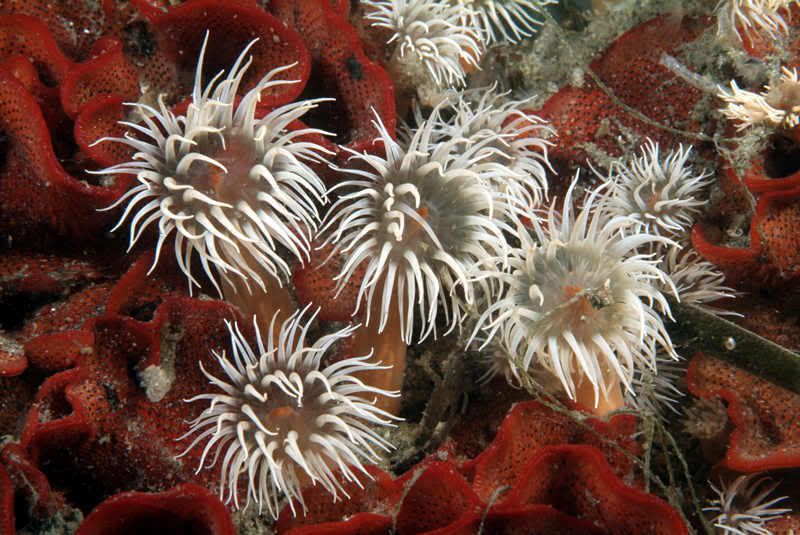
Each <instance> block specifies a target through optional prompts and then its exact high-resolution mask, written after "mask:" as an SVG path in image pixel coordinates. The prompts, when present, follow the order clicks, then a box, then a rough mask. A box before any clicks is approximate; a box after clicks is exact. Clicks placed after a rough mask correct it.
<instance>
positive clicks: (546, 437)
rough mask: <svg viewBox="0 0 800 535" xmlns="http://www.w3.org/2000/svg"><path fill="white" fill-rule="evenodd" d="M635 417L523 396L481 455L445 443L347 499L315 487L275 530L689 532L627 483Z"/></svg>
mask: <svg viewBox="0 0 800 535" xmlns="http://www.w3.org/2000/svg"><path fill="white" fill-rule="evenodd" d="M573 409H575V410H578V409H577V407H573ZM635 424H636V421H635V418H633V417H631V416H616V417H614V418H612V420H611V421H609V422H601V421H598V420H595V419H592V418H587V419H586V420H585V421H584V422H583V423H578V422H576V421H575V420H572V419H571V418H570V417H569V416H567V415H565V414H562V413H560V412H557V411H554V410H552V409H548V408H547V407H545V406H544V405H542V404H540V403H538V402H535V401H529V402H525V403H520V404H517V405H516V406H515V407H514V408H513V409H512V410H511V411H510V412H509V414H508V416H507V417H506V419H505V420H504V421H503V424H502V425H501V427H500V430H499V431H498V433H497V436H496V437H495V439H494V441H493V442H492V444H490V445H489V447H488V448H487V449H486V451H485V452H484V453H483V454H481V455H479V456H478V457H477V458H476V459H474V460H471V461H466V462H461V463H456V462H453V461H450V460H445V461H442V460H440V459H441V458H442V457H444V456H446V455H448V453H447V452H448V451H450V450H452V449H453V447H451V446H448V447H445V448H443V449H442V450H441V451H440V452H439V453H438V454H434V455H432V456H430V457H428V458H427V459H424V460H423V461H421V462H420V463H419V464H418V465H417V466H416V467H414V468H412V469H410V470H409V471H408V472H406V473H405V474H404V475H402V476H401V477H399V478H397V479H394V480H392V479H391V478H390V477H389V476H388V475H387V474H384V473H383V472H380V471H378V470H377V469H372V470H371V473H372V474H373V475H374V476H375V478H376V482H375V483H372V484H369V485H367V490H366V491H365V492H364V493H363V497H362V495H361V492H359V491H355V494H354V495H352V494H351V496H352V500H353V502H352V503H350V504H348V505H345V506H343V505H339V504H330V502H329V500H326V499H324V498H326V497H324V496H322V495H321V494H320V493H319V492H317V491H316V490H315V489H314V488H309V489H307V490H308V494H306V495H305V496H306V503H307V504H308V506H309V507H310V509H311V510H312V511H313V513H312V514H311V515H309V516H306V517H297V518H293V517H292V515H291V512H290V511H289V510H288V508H285V509H284V510H283V511H282V512H281V516H280V520H279V522H278V525H277V528H278V533H282V534H287V535H301V534H302V535H319V534H328V533H368V534H373V533H376V534H377V533H383V532H384V531H385V529H386V526H387V525H392V526H394V528H395V529H396V530H397V533H398V534H412V533H414V534H419V533H430V534H434V533H435V534H437V535H442V534H464V535H466V534H471V533H475V532H476V529H477V527H478V526H480V525H481V523H483V525H484V530H485V529H487V528H486V526H496V530H495V531H485V532H486V533H517V531H516V530H519V529H524V530H525V533H541V534H546V533H556V532H557V533H631V534H633V533H663V534H665V535H667V534H670V535H671V534H683V533H688V532H687V530H686V526H685V525H684V523H683V520H682V518H681V517H680V515H679V514H678V512H677V511H675V510H674V509H672V508H671V507H670V506H669V505H667V504H666V503H665V502H663V501H662V500H660V499H659V498H657V497H655V496H652V495H649V494H647V493H645V492H643V491H641V490H639V489H638V488H637V487H635V486H629V485H628V484H627V483H626V482H627V481H631V480H632V479H634V478H633V474H632V473H631V469H632V456H633V455H635V454H636V452H637V451H638V445H637V444H636V443H635V441H634V440H633V432H634V431H635ZM620 476H622V477H620ZM348 491H349V489H348ZM320 498H323V499H320ZM354 505H355V508H354ZM554 526H558V531H553V529H554ZM562 528H563V531H561V529H562ZM381 530H384V531H381ZM505 530H508V531H505ZM548 530H549V531H548Z"/></svg>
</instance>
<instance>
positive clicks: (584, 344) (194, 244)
mask: <svg viewBox="0 0 800 535" xmlns="http://www.w3.org/2000/svg"><path fill="white" fill-rule="evenodd" d="M395 3H397V4H399V2H397V1H396V2H395ZM460 4H463V3H459V5H460ZM406 8H407V9H409V10H411V12H413V10H414V9H415V7H414V6H411V5H408V6H406ZM204 49H205V44H204V46H203V50H204ZM247 50H248V49H245V51H244V52H242V54H241V55H240V56H239V58H238V59H237V61H236V62H235V64H234V65H233V67H232V69H231V72H230V73H229V74H228V76H227V77H225V78H222V74H220V75H217V77H215V78H214V79H213V80H212V81H211V82H210V83H209V84H208V85H207V86H205V87H203V86H202V69H201V66H202V57H203V53H202V51H201V55H200V65H199V66H198V69H197V75H196V78H195V87H194V91H193V93H192V102H191V103H190V104H189V107H188V111H187V112H186V115H184V116H176V115H175V114H173V113H172V112H171V111H170V110H168V109H167V107H166V105H165V104H163V102H162V103H160V105H159V109H158V110H156V109H153V108H149V107H147V106H145V105H137V108H138V110H139V111H140V112H142V114H143V117H142V121H143V125H140V124H133V123H125V124H127V125H128V126H129V127H130V128H131V129H132V130H134V131H135V133H136V135H138V136H139V137H136V136H135V135H127V136H126V137H125V138H122V139H120V140H118V141H122V142H123V143H126V144H128V145H130V146H133V147H135V148H136V149H137V151H138V152H137V154H136V155H135V156H134V160H135V161H134V162H130V163H126V164H121V165H119V166H115V167H112V168H111V169H108V170H106V171H105V172H121V173H132V174H135V175H136V176H137V178H138V180H139V185H137V186H135V187H134V188H133V189H132V190H131V191H130V192H128V193H127V194H125V195H124V196H123V197H122V198H120V200H119V201H118V202H117V203H116V204H117V205H119V204H123V203H125V202H127V205H126V207H125V210H124V213H123V215H122V218H121V219H120V225H121V224H123V223H124V222H125V221H126V220H128V219H130V228H131V236H130V242H131V246H133V245H134V244H135V243H136V242H137V241H138V240H139V239H140V238H141V236H142V235H143V233H144V231H145V229H146V228H148V226H150V225H151V224H152V223H155V222H156V221H157V222H158V231H159V236H158V241H157V249H158V250H160V249H161V247H162V245H163V244H164V243H166V241H167V239H168V238H169V237H170V236H174V237H175V239H174V251H175V256H176V258H177V262H178V265H179V267H180V269H181V270H182V271H183V272H184V273H185V274H186V277H187V278H188V280H189V283H190V284H189V285H190V287H191V286H193V285H196V286H200V283H199V281H197V280H196V279H195V278H194V276H193V271H192V266H191V260H192V258H193V257H194V256H197V257H199V260H200V263H201V265H202V267H203V270H204V271H205V273H206V275H207V276H208V277H209V279H211V282H212V284H213V285H214V286H215V287H217V289H218V290H219V291H220V293H222V294H224V293H226V292H224V291H223V289H221V288H220V286H223V285H231V286H233V285H232V283H231V279H232V278H238V279H240V280H242V281H244V283H245V286H246V287H248V288H249V287H250V286H249V282H253V283H255V284H256V285H257V286H262V287H264V286H265V284H264V280H265V279H275V280H280V279H281V278H282V277H283V276H285V275H286V273H287V272H288V265H287V264H286V262H285V261H284V260H283V257H284V256H285V255H287V254H289V255H292V256H294V257H295V258H296V259H297V260H298V261H301V262H302V261H304V260H305V259H307V258H308V255H309V248H310V247H309V244H310V243H311V241H312V239H315V238H319V239H320V241H321V242H323V243H324V244H326V245H330V246H331V247H330V251H331V253H330V254H331V255H332V256H338V257H340V258H339V260H340V262H339V263H340V265H341V266H342V267H341V271H340V273H339V274H338V276H337V281H338V285H339V289H340V290H341V289H342V288H344V286H345V285H347V284H348V283H349V282H352V281H353V280H354V277H358V276H360V273H361V270H362V269H363V273H364V274H363V277H362V278H361V280H357V281H356V282H357V284H358V288H359V289H358V296H357V303H358V307H359V308H357V309H356V310H354V311H353V313H354V315H355V314H356V313H358V312H360V311H362V310H363V313H362V318H363V321H364V325H363V326H361V327H355V326H351V327H346V328H345V329H343V330H341V331H339V332H337V333H335V334H332V335H327V336H323V337H322V338H320V339H319V340H318V341H317V342H316V343H315V344H312V345H310V346H307V345H306V343H305V339H306V333H307V332H308V330H309V329H310V325H311V323H312V321H313V319H314V318H313V316H312V317H311V318H310V319H308V320H307V321H304V320H303V317H304V313H298V314H294V315H291V316H289V317H288V319H286V320H285V321H282V322H281V323H280V324H278V323H277V322H278V320H277V319H276V318H277V317H278V316H271V317H270V318H263V317H261V318H258V317H256V318H254V327H255V329H254V330H255V340H256V341H257V344H256V345H257V349H255V348H254V346H253V345H252V344H250V343H248V341H247V338H248V337H247V336H245V335H244V334H243V333H242V332H241V331H240V330H239V328H238V327H237V326H235V325H234V326H232V327H231V343H232V348H233V354H232V358H228V357H226V356H225V355H224V354H216V357H217V363H218V364H219V367H220V368H221V370H222V371H223V372H224V374H225V376H226V378H225V377H221V376H220V375H219V374H216V375H215V374H212V373H210V372H207V371H206V370H205V369H204V370H203V373H205V374H206V376H207V377H208V378H209V380H210V381H211V383H212V384H214V385H215V386H216V387H217V389H218V390H219V392H217V393H209V394H203V395H201V396H197V397H196V398H194V400H196V401H197V400H207V401H209V402H210V404H209V406H208V408H207V409H206V410H205V411H203V413H202V414H201V415H200V416H199V417H198V418H197V419H196V420H195V421H194V422H193V423H192V428H191V430H190V433H189V435H192V434H195V433H196V434H197V436H196V438H195V440H194V442H193V443H192V444H191V445H190V446H189V448H188V449H192V448H193V447H194V446H195V445H197V444H199V443H201V442H203V441H204V440H205V441H207V442H206V445H205V448H204V450H203V455H202V460H201V462H200V468H203V467H204V466H205V464H206V463H205V459H206V457H207V456H208V454H209V453H212V452H213V458H214V459H217V458H218V457H221V458H222V473H223V480H222V484H221V485H222V486H221V489H220V493H221V494H223V495H225V489H226V488H227V499H228V501H232V502H233V503H234V505H235V506H237V507H238V505H239V496H238V495H239V488H240V482H239V478H240V476H246V478H247V481H248V484H247V487H246V493H247V500H248V502H249V501H255V502H257V503H258V504H259V507H266V508H267V509H268V510H269V511H270V512H271V513H272V514H273V515H274V514H275V512H276V511H277V507H278V500H279V499H280V496H286V497H287V498H288V499H289V502H290V505H291V506H292V508H293V509H294V502H295V501H297V502H299V503H300V504H301V505H302V495H301V493H300V488H301V487H302V485H303V484H304V483H313V484H320V485H321V486H322V487H323V488H324V489H326V490H327V491H328V492H330V494H331V495H332V496H333V497H334V499H335V498H337V497H338V496H339V495H340V494H343V492H344V491H343V487H342V485H341V483H340V480H341V479H342V478H343V479H345V480H347V481H352V482H358V481H359V477H360V476H359V473H360V474H362V475H367V474H366V472H365V471H364V470H363V467H362V465H361V463H362V460H367V461H372V462H374V461H376V460H377V451H376V448H378V449H386V448H388V447H389V445H388V443H386V442H385V441H384V440H383V439H382V438H381V437H380V436H379V435H378V434H377V433H376V432H375V431H373V430H372V429H371V428H370V427H369V425H377V426H384V425H389V424H390V423H391V417H390V415H389V414H388V413H386V412H384V411H382V410H381V409H380V408H379V407H378V405H377V403H376V401H377V400H376V399H367V397H366V396H368V395H375V396H378V397H382V398H386V397H391V396H392V395H393V393H392V392H390V391H387V390H386V389H381V388H376V387H374V386H370V385H369V384H366V383H365V382H364V378H365V377H367V376H368V375H369V374H370V373H372V372H376V371H380V370H383V369H385V368H386V367H385V366H379V365H376V364H370V363H368V362H366V358H367V357H357V358H350V359H345V360H341V361H339V362H337V363H335V364H331V365H328V366H325V365H324V364H323V358H324V357H325V355H326V353H328V352H329V350H330V348H331V347H332V346H333V344H334V343H335V342H337V341H338V340H341V339H344V338H345V337H349V336H351V335H357V333H358V332H359V331H360V330H361V329H362V328H364V327H371V328H372V329H373V330H374V331H375V333H377V335H380V334H381V333H383V332H384V330H385V329H386V327H387V325H388V324H389V323H391V322H396V323H397V324H398V332H399V338H400V340H401V341H402V343H404V344H407V343H410V342H412V339H413V338H414V337H415V336H414V335H415V333H416V334H417V338H418V339H419V340H422V339H425V338H426V337H428V336H430V335H433V336H436V335H437V326H443V327H444V330H446V331H451V330H455V329H457V328H460V326H461V325H462V323H464V322H465V321H471V322H474V325H473V327H472V328H471V329H470V330H471V332H472V333H473V336H472V338H480V339H481V340H482V344H483V345H488V344H494V345H493V347H495V348H498V349H497V350H496V351H495V352H494V355H495V359H494V361H493V364H492V370H494V371H496V372H500V373H503V374H504V375H505V376H506V377H507V378H509V380H512V381H516V380H518V379H519V378H520V377H521V376H522V375H523V374H528V373H530V372H531V371H532V370H533V369H536V370H546V371H547V372H549V373H550V374H551V375H552V376H553V377H555V378H557V380H558V381H559V382H560V384H561V386H562V387H563V389H564V391H566V392H567V394H568V395H569V396H570V397H572V398H576V399H579V400H581V401H584V402H586V403H588V404H589V405H591V406H594V407H598V408H599V407H601V406H606V407H610V408H614V406H615V405H614V403H615V402H616V401H617V398H620V399H621V388H620V386H625V387H627V388H628V389H631V388H632V385H634V384H635V383H636V381H638V380H640V379H641V378H642V377H643V376H642V375H641V374H640V373H639V372H641V371H642V370H648V371H649V372H652V373H653V374H655V373H656V371H657V362H658V359H659V358H661V357H657V354H658V352H659V351H660V352H661V353H660V354H661V355H662V356H664V357H665V358H675V354H674V350H673V348H672V345H671V342H670V340H669V336H668V335H667V333H666V330H665V328H664V321H663V318H664V317H665V316H668V315H669V306H668V303H667V300H666V297H665V295H664V294H665V293H675V291H676V286H680V287H681V288H682V286H681V285H678V284H677V283H676V281H675V280H673V278H672V274H671V273H668V272H667V271H665V269H668V268H669V266H670V265H669V264H667V265H666V266H665V265H660V264H659V261H658V259H656V258H654V257H653V255H652V253H653V251H654V250H656V249H657V248H659V247H670V246H673V245H674V244H675V242H674V241H673V240H678V239H680V234H681V233H683V232H685V230H686V229H687V228H688V226H689V225H690V224H691V222H692V220H693V217H694V215H695V214H696V212H697V207H698V204H699V200H698V196H699V195H700V191H701V190H702V188H703V187H704V186H706V185H707V182H708V180H707V175H705V174H703V173H700V174H698V173H694V172H693V171H692V170H691V168H690V166H688V164H687V160H688V157H689V150H688V149H684V148H682V147H681V148H679V149H678V150H677V151H676V152H671V153H668V154H667V156H666V157H665V158H661V157H660V155H659V150H658V147H657V146H656V145H655V144H653V143H649V144H648V145H646V146H645V148H644V150H643V152H642V156H641V157H640V158H638V159H634V160H633V161H632V162H630V163H626V162H622V161H620V162H618V163H617V164H616V165H615V166H613V167H612V172H611V174H610V175H609V177H607V178H606V179H605V181H604V183H603V184H602V185H601V186H600V187H598V188H596V189H593V190H591V191H588V192H581V191H580V190H579V188H578V185H577V180H576V181H575V182H573V184H572V185H571V187H570V188H569V191H568V192H567V195H566V197H565V198H564V199H563V200H562V201H561V208H558V207H557V206H558V204H557V202H556V200H553V201H552V202H551V203H550V205H549V209H547V210H546V213H545V214H544V215H543V214H542V205H543V203H544V202H545V201H546V200H547V177H546V172H547V169H548V168H549V163H548V160H547V147H548V144H549V142H548V141H547V140H546V138H547V137H548V135H549V134H550V133H551V130H550V128H549V126H548V125H547V124H546V123H544V121H542V120H541V119H539V118H537V117H535V116H533V115H531V114H529V113H526V112H525V111H524V109H523V107H524V106H525V105H526V103H527V101H515V100H511V99H508V98H507V95H506V94H502V93H497V92H496V91H495V90H494V88H489V89H484V90H480V91H470V92H465V93H462V94H459V95H458V96H457V97H456V98H452V99H447V100H445V101H443V102H442V103H441V104H440V105H439V106H438V107H436V108H434V110H433V111H432V112H431V113H430V114H429V115H428V116H427V117H423V116H422V114H421V113H418V114H417V118H416V119H417V124H414V125H411V126H407V127H405V128H404V130H403V131H402V132H401V135H400V136H398V139H395V138H394V136H393V133H392V132H389V131H388V130H387V129H386V127H385V126H384V125H383V124H382V123H381V121H380V119H379V118H378V117H377V116H376V120H375V126H376V129H377V131H378V137H377V139H376V144H379V145H380V146H381V149H382V150H380V151H377V152H378V153H373V154H367V153H364V154H359V153H353V154H352V156H353V158H352V159H353V162H352V163H353V165H351V166H350V168H348V169H345V170H343V171H344V172H346V173H347V174H349V176H350V177H351V178H350V179H349V180H345V181H343V182H341V183H339V184H338V185H337V186H336V187H335V188H333V189H331V190H330V191H325V189H324V187H323V186H322V182H321V180H320V178H319V177H318V176H317V175H316V173H315V172H314V171H313V168H312V167H311V166H309V165H308V163H309V162H315V161H322V160H323V159H324V157H325V151H324V150H323V149H322V148H321V147H320V146H319V145H317V144H315V143H313V142H311V141H310V139H311V138H310V137H309V134H317V133H319V131H317V130H313V129H308V128H295V127H294V122H295V120H296V119H298V118H299V117H300V116H301V115H302V114H303V113H304V112H306V111H307V110H308V109H310V108H312V107H313V106H314V105H315V102H316V101H300V102H297V103H294V104H290V105H287V106H283V107H280V108H277V109H275V110H273V111H271V112H269V113H267V114H266V115H264V116H263V117H261V118H257V117H256V104H257V102H258V99H259V96H260V94H261V91H263V90H265V89H268V88H269V87H271V86H273V85H275V84H282V83H291V82H289V81H284V80H279V79H276V76H277V75H278V74H280V73H281V72H283V71H284V70H285V68H283V69H276V70H273V71H271V72H270V73H268V74H267V76H265V77H264V78H263V79H262V80H261V82H259V83H258V84H257V85H256V86H255V87H254V88H253V89H252V90H250V91H249V92H247V93H246V94H245V95H244V96H243V97H242V98H241V100H240V101H239V100H237V97H236V93H237V90H238V88H239V86H240V85H241V83H242V78H243V76H244V73H245V71H246V70H247V67H248V65H249V60H246V55H247ZM144 138H149V139H144ZM328 196H336V197H337V198H336V200H335V201H334V202H333V203H331V204H330V206H328V207H327V215H326V216H325V217H324V218H323V220H322V221H323V222H322V224H321V228H320V229H317V223H318V222H319V219H320V215H319V210H320V206H321V205H324V204H325V203H326V202H327V198H328ZM582 198H583V201H581V199H582ZM318 233H319V235H317V234H318ZM157 259H158V253H157V254H156V260H157ZM673 263H674V264H676V265H677V264H680V265H683V266H684V268H681V270H679V269H677V268H676V269H675V273H678V272H681V273H685V272H686V271H687V270H689V271H691V270H690V269H689V268H688V267H686V266H687V265H688V261H687V262H684V263H683V264H681V263H680V262H673ZM701 271H702V270H701ZM707 271H708V270H706V271H703V272H702V273H703V275H702V276H701V275H697V276H693V277H692V276H685V277H684V280H689V281H693V282H696V283H697V284H700V285H702V284H703V281H705V280H707V279H708V277H709V276H708V274H707ZM712 278H713V277H712ZM713 280H714V281H716V282H721V281H720V280H718V279H717V278H713ZM698 281H700V282H698ZM234 288H235V286H234ZM698 291H699V292H700V294H702V289H701V290H698ZM707 294H708V295H712V294H713V292H711V293H709V292H708V291H707V292H706V294H702V296H703V298H706V297H708V295H707ZM687 295H688V294H687ZM713 295H716V294H713ZM362 307H363V309H362ZM441 311H443V313H441ZM265 319H272V324H270V326H269V334H268V335H267V336H266V337H265V338H266V339H262V337H261V335H260V333H259V323H258V322H259V321H261V322H263V321H265ZM262 326H263V324H262ZM403 347H404V346H403ZM367 352H368V350H367V351H365V353H367ZM376 357H377V359H378V360H380V359H381V358H382V355H380V354H379V355H376ZM503 358H504V359H506V360H505V361H502V359H503ZM357 376H358V377H357ZM212 464H213V461H212Z"/></svg>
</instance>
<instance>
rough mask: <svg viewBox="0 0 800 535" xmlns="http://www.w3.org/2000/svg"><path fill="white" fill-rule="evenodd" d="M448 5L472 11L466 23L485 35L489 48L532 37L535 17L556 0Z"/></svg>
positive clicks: (471, 0) (467, 0) (466, 0)
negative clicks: (461, 5) (497, 44)
mask: <svg viewBox="0 0 800 535" xmlns="http://www.w3.org/2000/svg"><path fill="white" fill-rule="evenodd" d="M450 3H451V4H463V5H465V6H467V7H469V8H470V9H471V12H470V13H469V14H468V15H467V19H466V21H465V22H466V23H467V25H468V26H471V27H474V28H480V29H481V30H482V31H483V32H485V34H486V36H487V44H489V45H491V44H493V43H498V42H501V41H508V42H509V43H516V42H518V41H520V40H521V39H523V38H525V37H530V36H531V35H533V33H534V32H535V31H536V27H537V26H539V25H540V24H541V21H540V20H539V19H538V18H537V17H536V15H537V14H539V13H541V11H542V9H544V7H545V6H546V5H548V4H554V3H557V0H450Z"/></svg>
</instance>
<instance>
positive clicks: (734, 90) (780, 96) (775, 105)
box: [717, 67, 800, 131]
mask: <svg viewBox="0 0 800 535" xmlns="http://www.w3.org/2000/svg"><path fill="white" fill-rule="evenodd" d="M798 76H799V75H798V72H797V68H796V67H794V68H792V69H789V68H787V67H782V68H781V77H780V79H779V80H778V83H777V84H775V85H774V86H765V87H764V90H763V91H762V92H761V93H753V92H752V91H747V90H744V89H740V88H739V86H738V85H736V81H735V80H731V84H730V85H731V89H730V91H728V90H727V89H725V88H724V87H719V92H718V93H717V97H719V98H720V99H722V100H723V101H724V102H725V103H727V106H726V107H725V108H723V109H722V113H723V115H725V117H727V118H728V119H730V120H732V121H736V122H737V123H738V124H737V125H736V129H737V130H739V131H741V130H745V129H747V128H750V127H752V126H755V125H763V126H768V127H771V128H779V127H780V128H794V127H795V126H797V125H798V124H800V79H799V78H798Z"/></svg>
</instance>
